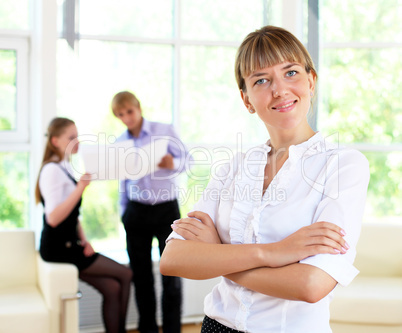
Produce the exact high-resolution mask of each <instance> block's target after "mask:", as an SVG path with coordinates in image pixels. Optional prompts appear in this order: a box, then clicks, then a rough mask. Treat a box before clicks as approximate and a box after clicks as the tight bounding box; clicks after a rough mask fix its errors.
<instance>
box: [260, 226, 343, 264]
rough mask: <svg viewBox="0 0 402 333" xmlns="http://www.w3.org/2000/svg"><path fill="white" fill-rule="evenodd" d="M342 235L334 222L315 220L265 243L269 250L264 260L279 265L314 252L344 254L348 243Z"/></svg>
mask: <svg viewBox="0 0 402 333" xmlns="http://www.w3.org/2000/svg"><path fill="white" fill-rule="evenodd" d="M343 236H345V231H344V230H343V229H342V228H340V227H339V226H337V225H336V224H333V223H329V222H316V223H313V224H311V225H309V226H306V227H303V228H301V229H299V230H298V231H296V232H295V233H293V234H291V235H290V236H288V237H286V238H284V239H283V240H281V241H279V242H277V243H272V244H267V245H268V246H270V250H269V251H267V253H265V252H264V254H263V255H264V257H265V258H264V261H265V262H267V266H269V267H281V266H285V265H289V264H292V263H297V262H299V261H300V260H302V259H305V258H307V257H310V256H313V255H316V254H324V253H329V254H345V253H346V251H347V250H348V249H349V245H348V244H347V243H346V241H345V240H344V239H343Z"/></svg>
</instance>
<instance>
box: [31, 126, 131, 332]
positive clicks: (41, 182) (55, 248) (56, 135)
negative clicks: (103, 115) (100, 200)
mask: <svg viewBox="0 0 402 333" xmlns="http://www.w3.org/2000/svg"><path fill="white" fill-rule="evenodd" d="M77 136H78V134H77V128H76V126H75V124H74V122H73V121H72V120H70V119H67V118H55V119H53V120H52V121H51V123H50V124H49V127H48V133H47V144H46V148H45V153H44V157H43V162H42V168H41V171H40V174H39V177H38V182H37V186H36V201H37V202H42V204H43V206H44V215H43V221H44V223H43V230H42V236H41V242H40V254H41V256H42V258H43V259H44V260H45V261H51V262H65V263H72V264H74V265H75V266H77V268H78V270H79V278H80V279H81V280H83V281H85V282H87V283H89V284H90V285H92V286H93V287H95V288H96V289H97V290H98V291H99V292H100V293H101V294H102V296H103V309H102V314H103V322H104V325H105V329H106V332H107V333H123V332H126V330H125V323H126V315H127V307H128V299H129V292H130V283H131V277H132V272H131V270H130V269H129V268H127V267H125V266H123V265H120V264H118V263H117V262H115V261H113V260H111V259H109V258H107V257H105V256H103V255H101V254H99V253H96V252H95V251H94V249H93V248H92V246H91V244H90V243H89V242H88V241H87V239H86V238H85V234H84V231H83V229H82V227H81V224H80V221H79V219H78V215H79V208H80V205H81V196H82V193H83V192H84V190H85V188H86V187H87V186H88V185H89V183H90V180H89V175H84V176H82V177H81V178H80V180H79V181H78V182H76V181H75V179H74V178H73V177H72V174H73V173H72V168H71V165H70V163H69V159H70V156H71V155H72V154H75V153H76V152H77V151H78V140H77Z"/></svg>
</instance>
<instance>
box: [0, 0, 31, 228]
mask: <svg viewBox="0 0 402 333" xmlns="http://www.w3.org/2000/svg"><path fill="white" fill-rule="evenodd" d="M28 8H29V4H28V1H27V0H17V1H2V2H1V3H0V105H1V107H0V179H1V181H0V229H3V228H4V229H13V228H27V227H29V216H30V208H29V207H30V206H29V202H30V200H29V192H30V167H31V153H30V149H31V146H30V137H29V130H28V117H29V113H28V81H29V76H28V63H29V54H28V36H29V33H28V32H27V29H28V28H29V24H30V23H29V22H30V21H29V9H28ZM15 17H18V20H15Z"/></svg>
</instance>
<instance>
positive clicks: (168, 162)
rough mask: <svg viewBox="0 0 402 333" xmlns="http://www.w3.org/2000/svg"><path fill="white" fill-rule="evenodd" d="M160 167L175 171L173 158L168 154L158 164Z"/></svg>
mask: <svg viewBox="0 0 402 333" xmlns="http://www.w3.org/2000/svg"><path fill="white" fill-rule="evenodd" d="M158 167H160V168H163V169H169V170H173V169H174V162H173V156H172V155H170V154H166V155H165V156H163V157H162V159H161V161H160V162H159V164H158Z"/></svg>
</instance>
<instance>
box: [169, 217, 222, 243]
mask: <svg viewBox="0 0 402 333" xmlns="http://www.w3.org/2000/svg"><path fill="white" fill-rule="evenodd" d="M187 216H188V217H186V218H182V219H180V220H176V221H174V222H173V224H172V229H173V230H174V231H175V232H176V233H178V234H179V235H180V236H182V237H183V238H184V239H187V240H194V241H199V242H203V243H210V244H222V242H221V239H220V237H219V234H218V232H217V230H216V228H215V224H214V222H213V221H212V219H211V218H210V216H209V215H208V214H206V213H204V212H200V211H195V212H191V213H188V214H187Z"/></svg>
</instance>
